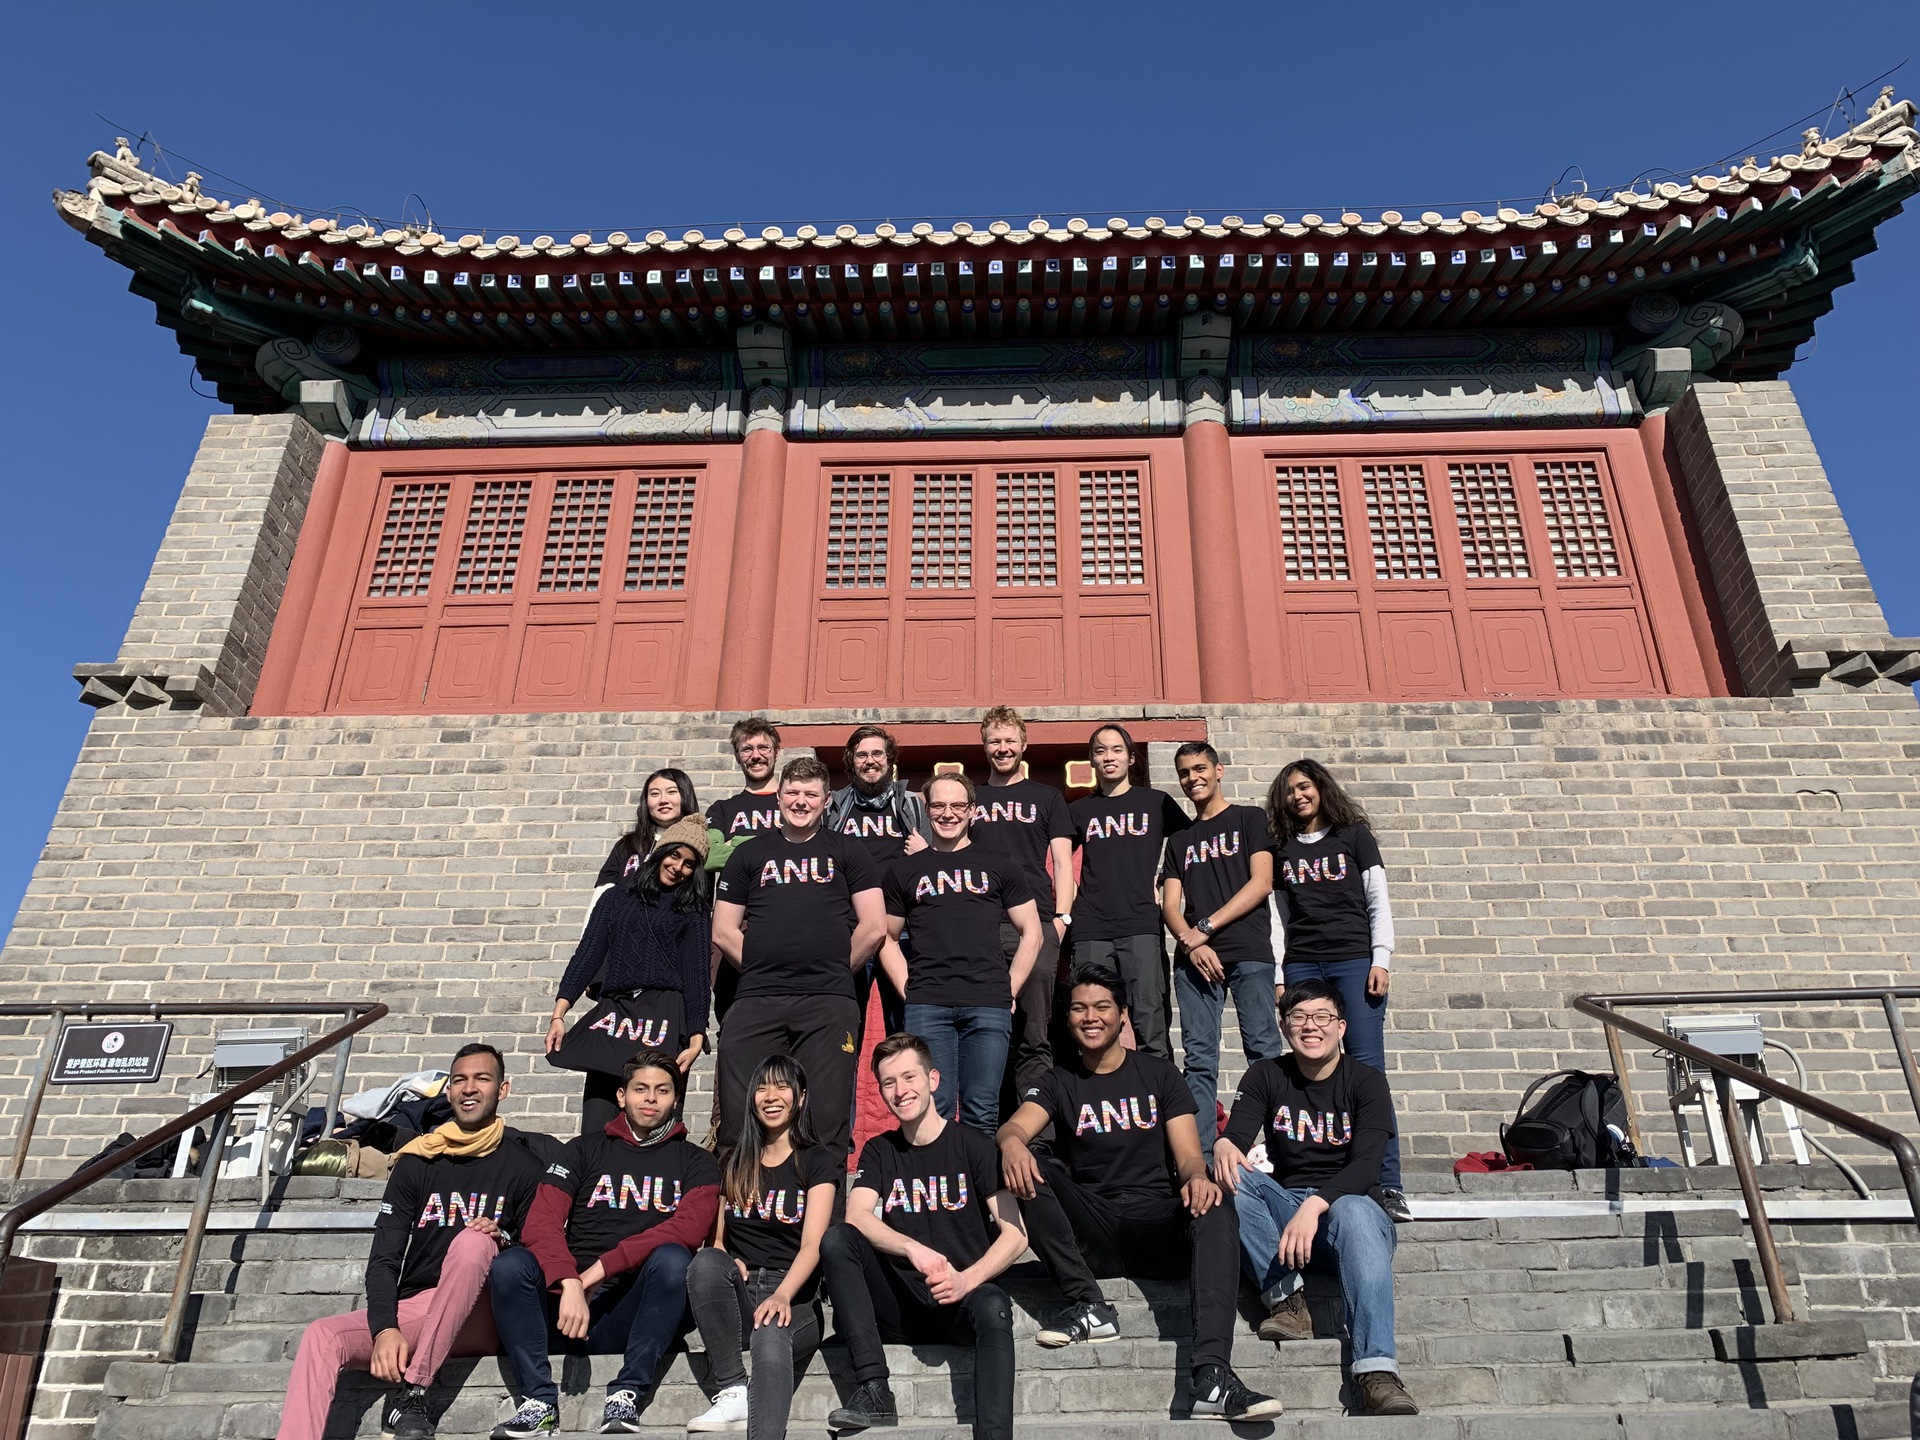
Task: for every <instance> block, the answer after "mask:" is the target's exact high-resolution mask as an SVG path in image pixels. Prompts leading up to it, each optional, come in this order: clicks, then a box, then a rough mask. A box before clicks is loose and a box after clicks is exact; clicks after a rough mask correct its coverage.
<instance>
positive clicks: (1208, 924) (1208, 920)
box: [1193, 915, 1213, 935]
mask: <svg viewBox="0 0 1920 1440" xmlns="http://www.w3.org/2000/svg"><path fill="white" fill-rule="evenodd" d="M1193 928H1194V929H1196V930H1198V931H1199V932H1200V933H1201V934H1202V935H1211V934H1213V917H1212V916H1211V915H1203V916H1201V917H1200V920H1199V922H1198V923H1197V924H1196V925H1195V926H1194V927H1193Z"/></svg>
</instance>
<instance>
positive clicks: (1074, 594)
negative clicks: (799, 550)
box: [809, 461, 1162, 705]
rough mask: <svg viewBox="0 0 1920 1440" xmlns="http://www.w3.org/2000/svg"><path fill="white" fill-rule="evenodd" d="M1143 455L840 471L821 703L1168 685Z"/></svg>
mask: <svg viewBox="0 0 1920 1440" xmlns="http://www.w3.org/2000/svg"><path fill="white" fill-rule="evenodd" d="M1150 485H1151V477H1150V475H1149V473H1148V468H1147V465H1146V464H1145V462H1144V461H1141V462H1134V461H1127V462H1123V463H1116V462H1108V461H1102V462H1099V463H1086V464H1077V463H1065V464H1063V463H1059V462H1046V463H1036V464H1033V465H942V466H934V467H925V468H918V467H910V466H887V467H863V468H860V469H853V468H846V467H842V468H834V467H829V468H828V469H827V470H826V472H825V473H824V475H823V483H822V487H821V488H822V496H821V499H822V503H823V505H824V512H825V513H824V514H823V516H822V517H821V533H823V534H824V536H825V545H824V553H823V555H822V558H821V562H820V569H819V579H820V583H819V588H818V591H817V602H816V603H817V606H818V611H817V623H816V625H815V626H814V631H813V658H812V665H811V670H810V682H809V700H810V703H814V704H822V705H839V704H871V703H874V702H876V701H893V702H897V703H905V704H921V705H934V704H961V705H975V704H980V703H982V702H988V703H1008V704H1058V703H1061V702H1063V701H1096V702H1097V701H1109V700H1111V701H1118V700H1145V699H1152V698H1154V697H1156V696H1158V695H1159V694H1160V693H1161V683H1162V682H1161V665H1160V649H1159V638H1158V627H1157V624H1156V621H1155V616H1154V609H1153V600H1154V594H1153V584H1152V579H1153V576H1154V570H1155V567H1154V556H1153V537H1152V533H1151V532H1152V525H1151V517H1150V509H1151V507H1150V504H1149V498H1150V494H1151V492H1150V489H1149V487H1150Z"/></svg>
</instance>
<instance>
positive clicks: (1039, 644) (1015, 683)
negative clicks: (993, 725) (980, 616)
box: [993, 620, 1065, 700]
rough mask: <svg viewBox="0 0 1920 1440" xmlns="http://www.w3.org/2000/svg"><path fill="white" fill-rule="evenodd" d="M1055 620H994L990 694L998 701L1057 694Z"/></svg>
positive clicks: (1059, 638) (1058, 628) (1058, 623)
mask: <svg viewBox="0 0 1920 1440" xmlns="http://www.w3.org/2000/svg"><path fill="white" fill-rule="evenodd" d="M1062 629H1063V622H1061V621H1058V620H1053V621H1047V620H996V621H995V622H994V623H993V693H994V695H995V697H996V699H998V698H999V697H1003V696H1004V697H1005V698H1006V699H1007V700H1040V699H1048V698H1051V697H1054V696H1057V695H1059V694H1060V693H1061V690H1062V682H1063V680H1064V679H1065V677H1064V676H1063V675H1062V674H1061V673H1060V652H1061V649H1062V645H1061V641H1062V635H1061V631H1062Z"/></svg>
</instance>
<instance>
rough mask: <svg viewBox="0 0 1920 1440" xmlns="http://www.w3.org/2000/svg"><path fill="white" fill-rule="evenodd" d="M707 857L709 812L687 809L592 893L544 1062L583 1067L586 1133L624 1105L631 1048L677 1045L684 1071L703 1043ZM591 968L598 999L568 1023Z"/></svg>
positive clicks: (708, 938) (709, 924) (672, 1050)
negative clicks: (618, 1097) (636, 860)
mask: <svg viewBox="0 0 1920 1440" xmlns="http://www.w3.org/2000/svg"><path fill="white" fill-rule="evenodd" d="M706 858H707V825H706V822H705V821H704V820H702V819H701V818H700V817H699V816H698V815H689V816H686V817H684V818H682V819H679V820H676V821H674V822H673V823H672V824H671V825H668V826H666V827H664V828H663V829H662V830H661V831H660V832H659V834H658V836H657V837H656V838H655V840H654V843H653V846H652V848H651V849H649V850H648V851H647V853H646V855H645V857H644V858H643V860H642V861H641V863H640V864H639V865H638V866H636V867H635V868H634V869H633V870H631V871H629V872H628V873H627V874H626V875H625V876H624V877H623V878H622V879H621V881H620V883H619V884H617V885H615V886H613V887H612V888H611V889H609V890H607V891H606V892H605V893H603V894H602V895H601V896H600V898H599V899H598V900H597V901H595V902H594V907H593V914H592V915H591V916H590V917H589V918H588V920H587V929H586V933H585V934H584V935H582V936H581V937H580V944H579V947H578V948H577V949H575V950H574V952H573V959H572V960H570V961H569V962H568V963H567V971H566V974H565V975H563V976H562V977H561V979H560V992H559V994H558V995H557V996H556V997H555V999H554V1002H553V1018H552V1020H551V1021H550V1022H549V1023H548V1025H547V1062H548V1063H549V1064H551V1065H556V1066H559V1067H560V1068H562V1069H567V1070H583V1071H585V1072H586V1081H585V1084H584V1086H583V1088H582V1090H581V1096H580V1120H581V1133H582V1134H586V1135H593V1134H597V1133H599V1131H601V1130H602V1129H604V1128H605V1127H606V1126H607V1125H608V1124H609V1123H610V1122H612V1120H613V1119H614V1118H615V1117H616V1116H617V1115H618V1114H619V1113H620V1107H619V1105H618V1103H617V1102H616V1101H615V1099H614V1095H615V1092H616V1091H618V1090H619V1088H620V1075H621V1066H622V1065H624V1064H625V1062H626V1060H627V1058H628V1057H629V1056H630V1055H632V1054H633V1053H634V1052H635V1051H636V1050H642V1049H648V1048H652V1049H658V1050H665V1051H667V1052H668V1053H669V1054H672V1055H675V1056H676V1057H677V1059H678V1063H679V1066H680V1073H681V1074H683V1075H684V1074H685V1073H686V1072H687V1071H688V1070H689V1069H691V1068H692V1066H693V1062H694V1060H695V1059H697V1058H698V1057H699V1055H700V1052H701V1051H702V1050H704V1049H705V1048H706V1043H707V1035H706V1030H707V1003H708V990H707V987H708V982H709V976H710V973H711V972H710V971H709V968H708V958H709V954H710V950H711V946H712V928H713V920H712V914H711V909H710V902H709V901H708V900H707V898H706V894H705V889H704V887H703V886H702V885H701V884H700V880H699V877H700V871H701V866H702V865H704V864H705V863H706ZM603 966H604V967H605V969H604V973H603V972H602V967H603ZM596 974H599V975H601V992H600V998H599V1001H598V1003H596V1004H595V1005H594V1007H593V1009H591V1010H590V1011H588V1012H587V1014H586V1015H584V1016H582V1017H581V1019H580V1020H579V1022H578V1023H577V1024H575V1025H574V1027H573V1029H572V1030H571V1031H569V1030H568V1029H567V1027H566V1023H565V1022H566V1016H567V1012H568V1011H569V1010H571V1009H572V1008H573V1006H574V1003H575V1002H576V1001H578V1000H579V998H580V995H581V993H582V992H583V991H584V990H585V989H586V988H587V983H588V982H589V981H590V980H592V979H593V977H594V976H595V975H596Z"/></svg>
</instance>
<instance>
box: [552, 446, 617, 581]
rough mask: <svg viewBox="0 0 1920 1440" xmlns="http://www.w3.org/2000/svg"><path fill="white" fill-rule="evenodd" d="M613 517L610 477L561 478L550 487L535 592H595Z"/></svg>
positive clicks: (565, 476)
mask: <svg viewBox="0 0 1920 1440" xmlns="http://www.w3.org/2000/svg"><path fill="white" fill-rule="evenodd" d="M612 513H613V477H612V476H611V475H562V476H561V477H560V478H559V479H558V480H556V481H554V482H553V509H552V510H551V512H549V514H548V517H547V547H546V550H545V551H544V552H543V553H542V555H541V557H540V590H541V593H543V594H546V593H550V592H553V591H561V590H598V589H599V588H600V562H601V560H602V559H603V558H604V556H605V555H606V553H607V521H608V519H609V518H610V517H611V516H612Z"/></svg>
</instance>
